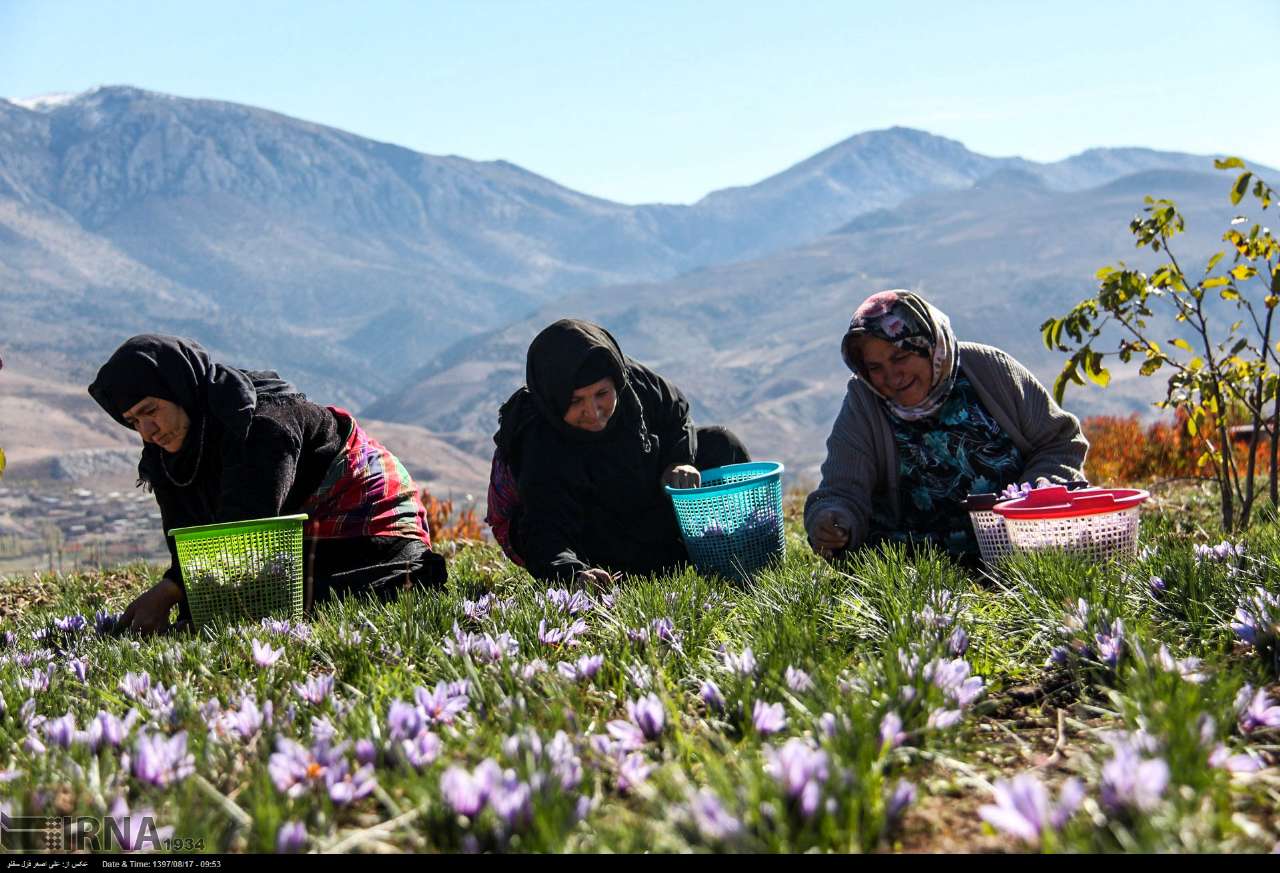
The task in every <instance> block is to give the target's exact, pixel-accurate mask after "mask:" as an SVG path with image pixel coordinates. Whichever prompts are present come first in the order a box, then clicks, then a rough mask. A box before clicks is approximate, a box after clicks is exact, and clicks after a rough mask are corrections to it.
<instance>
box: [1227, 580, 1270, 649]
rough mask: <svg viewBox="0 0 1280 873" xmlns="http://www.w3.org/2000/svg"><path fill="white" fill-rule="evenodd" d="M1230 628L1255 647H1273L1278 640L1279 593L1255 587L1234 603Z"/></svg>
mask: <svg viewBox="0 0 1280 873" xmlns="http://www.w3.org/2000/svg"><path fill="white" fill-rule="evenodd" d="M1231 629H1232V630H1233V631H1235V634H1236V636H1237V637H1238V638H1239V639H1240V640H1242V641H1243V642H1245V643H1248V644H1249V645H1251V646H1254V647H1255V648H1259V649H1266V648H1273V647H1275V646H1276V644H1277V642H1278V641H1280V595H1277V594H1272V593H1271V592H1269V591H1267V590H1265V589H1264V588H1261V587H1258V588H1255V589H1254V592H1253V594H1251V595H1249V596H1247V597H1243V598H1241V599H1240V602H1239V603H1237V604H1236V613H1235V621H1233V622H1232V623H1231Z"/></svg>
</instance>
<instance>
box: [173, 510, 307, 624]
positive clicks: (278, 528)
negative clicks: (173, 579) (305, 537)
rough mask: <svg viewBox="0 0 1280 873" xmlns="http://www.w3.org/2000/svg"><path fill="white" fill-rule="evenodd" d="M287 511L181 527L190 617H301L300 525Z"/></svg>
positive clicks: (203, 620) (177, 539)
mask: <svg viewBox="0 0 1280 873" xmlns="http://www.w3.org/2000/svg"><path fill="white" fill-rule="evenodd" d="M306 520H307V517H306V516H305V515H283V516H280V517H278V518H257V519H252V520H250V521H230V522H223V523H221V524H203V525H199V526H196V527H178V528H174V529H173V530H171V531H169V536H171V537H173V541H174V545H175V546H176V547H177V550H178V566H179V567H180V568H181V570H182V585H183V588H185V589H186V594H187V606H188V607H189V608H190V610H191V621H192V623H193V624H194V625H195V626H196V627H203V626H205V625H207V624H209V623H210V622H212V621H213V620H214V619H217V620H219V621H243V620H249V621H256V620H258V619H262V618H266V617H267V616H271V615H279V616H288V617H289V618H293V619H301V618H302V606H303V603H302V596H303V570H302V523H303V522H304V521H306Z"/></svg>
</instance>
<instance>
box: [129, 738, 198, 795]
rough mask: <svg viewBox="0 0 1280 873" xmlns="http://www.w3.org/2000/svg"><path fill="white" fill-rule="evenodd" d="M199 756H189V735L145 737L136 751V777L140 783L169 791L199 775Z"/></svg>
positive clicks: (139, 740) (137, 744)
mask: <svg viewBox="0 0 1280 873" xmlns="http://www.w3.org/2000/svg"><path fill="white" fill-rule="evenodd" d="M195 769H196V764H195V757H194V756H193V755H189V754H187V732H186V731H181V732H179V733H177V734H174V735H173V736H172V737H165V736H164V735H163V734H143V735H141V736H139V737H138V741H137V743H136V744H135V745H134V748H133V775H134V777H135V778H136V779H137V780H138V781H139V782H145V783H146V784H148V785H154V786H156V787H157V788H166V787H168V786H169V785H172V784H173V783H175V782H181V781H182V780H183V779H186V778H187V777H188V776H190V775H191V774H192V773H194V772H195Z"/></svg>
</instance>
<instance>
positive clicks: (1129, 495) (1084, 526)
mask: <svg viewBox="0 0 1280 873" xmlns="http://www.w3.org/2000/svg"><path fill="white" fill-rule="evenodd" d="M1148 496H1149V495H1148V494H1147V492H1146V491H1140V490H1138V489H1133V488H1118V489H1106V488H1089V489H1085V490H1082V491H1076V492H1071V493H1068V492H1067V489H1066V488H1063V487H1060V486H1052V487H1049V488H1039V489H1036V490H1035V491H1032V492H1031V493H1030V494H1028V495H1027V496H1026V497H1023V498H1020V499H1017V500H1006V501H1004V502H1003V503H998V504H996V506H995V508H994V511H995V514H997V515H999V516H1001V517H1002V518H1003V519H1004V524H1005V532H1006V534H1007V535H1008V538H1009V545H1010V547H1011V548H1012V549H1013V550H1015V551H1029V552H1034V551H1041V550H1044V549H1064V550H1066V551H1068V552H1072V553H1074V554H1078V555H1083V556H1085V557H1087V558H1090V559H1092V560H1095V561H1105V560H1108V559H1110V558H1115V557H1120V556H1123V555H1132V554H1135V553H1136V552H1137V549H1138V507H1139V505H1140V504H1142V503H1143V502H1144V501H1145V500H1146V499H1147V497H1148Z"/></svg>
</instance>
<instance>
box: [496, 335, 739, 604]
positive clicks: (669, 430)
mask: <svg viewBox="0 0 1280 873" xmlns="http://www.w3.org/2000/svg"><path fill="white" fill-rule="evenodd" d="M525 382H526V384H525V386H524V387H522V388H521V389H520V390H518V391H516V393H515V394H513V395H512V396H511V398H510V399H509V400H507V402H506V403H504V404H503V405H502V409H501V410H500V411H499V413H498V415H499V428H498V432H497V434H496V435H495V436H494V442H495V443H496V445H497V451H496V452H495V454H494V468H493V475H492V477H491V481H490V490H489V515H488V518H486V521H488V522H489V524H490V525H491V526H492V527H493V529H494V533H495V535H496V536H497V538H498V541H499V543H500V544H501V545H502V546H503V549H504V551H506V552H507V554H508V555H509V556H511V557H512V558H513V560H515V561H517V562H518V563H521V564H523V565H524V566H526V567H527V568H528V569H529V572H530V573H532V574H533V575H534V576H535V577H537V578H539V579H543V580H560V581H567V580H570V579H573V580H576V581H578V582H581V583H595V584H603V583H606V582H608V581H609V579H610V571H622V572H626V573H632V574H643V573H654V572H659V571H663V570H668V569H671V568H672V567H675V566H676V565H678V564H680V563H682V562H683V561H685V560H687V555H686V553H685V550H684V545H683V543H682V542H681V540H680V532H679V529H678V527H677V525H676V521H675V514H674V512H673V510H672V507H671V501H670V499H669V498H668V497H667V496H666V494H665V492H664V491H663V489H662V486H663V485H672V486H673V487H679V488H687V487H694V486H696V485H697V484H698V483H699V482H700V476H699V470H706V469H710V468H712V467H719V466H723V465H725V464H733V463H741V462H743V461H747V460H749V458H748V456H747V452H746V449H745V448H744V447H743V445H742V443H741V442H740V441H739V440H738V438H737V437H736V436H734V435H733V434H732V433H731V432H729V431H727V430H725V429H724V428H717V427H709V428H695V427H694V425H693V422H692V421H690V419H689V403H688V401H687V400H685V398H684V395H683V394H681V393H680V389H678V388H677V387H676V386H674V385H672V384H671V383H670V382H668V381H667V380H666V379H664V378H662V377H661V376H659V375H658V374H657V373H654V372H653V371H652V370H650V369H649V368H648V367H645V366H644V365H642V364H638V363H636V362H635V361H633V360H631V359H630V358H628V357H626V356H625V355H623V354H622V350H621V349H620V348H619V347H618V343H617V341H616V340H614V338H613V336H612V335H610V333H609V332H608V331H607V330H605V329H604V328H603V327H600V326H599V325H597V324H592V323H591V322H588V321H578V320H574V319H563V320H561V321H557V322H556V323H555V324H552V325H550V326H549V327H547V328H546V329H545V330H543V331H542V332H541V333H539V334H538V336H537V337H535V338H534V340H533V343H532V344H531V345H530V346H529V354H528V358H527V360H526V366H525Z"/></svg>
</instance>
